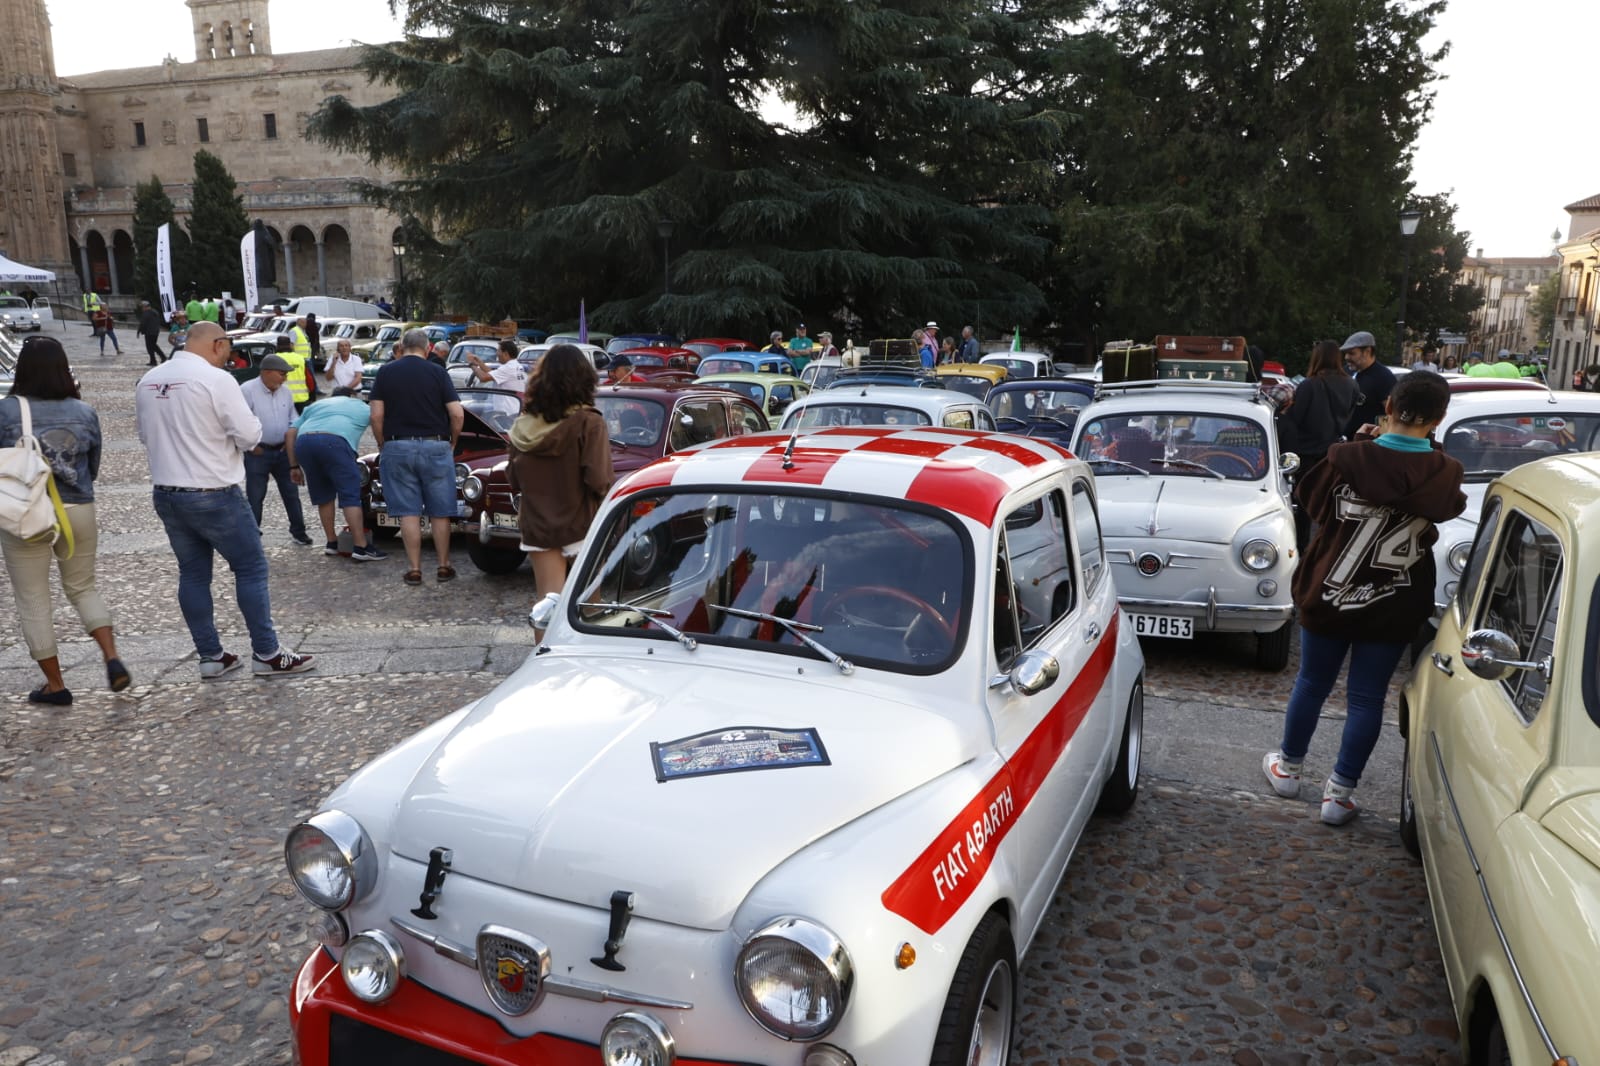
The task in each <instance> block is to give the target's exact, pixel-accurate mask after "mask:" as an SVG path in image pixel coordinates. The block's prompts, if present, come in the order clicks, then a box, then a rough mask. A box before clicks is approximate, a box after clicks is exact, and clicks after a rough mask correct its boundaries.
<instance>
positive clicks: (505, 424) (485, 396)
mask: <svg viewBox="0 0 1600 1066" xmlns="http://www.w3.org/2000/svg"><path fill="white" fill-rule="evenodd" d="M460 395H461V406H462V407H464V408H466V409H467V410H468V411H471V412H472V413H473V414H475V415H477V416H478V417H479V418H481V419H483V420H484V421H485V422H487V423H489V425H491V426H493V427H494V428H495V429H496V430H497V431H499V432H500V433H509V432H511V423H513V422H515V421H516V420H517V415H519V414H521V413H522V397H520V396H518V395H517V394H516V393H513V392H494V391H489V390H484V389H468V390H464V391H462V393H461V394H460Z"/></svg>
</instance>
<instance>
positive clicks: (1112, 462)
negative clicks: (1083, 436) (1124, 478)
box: [1089, 459, 1150, 477]
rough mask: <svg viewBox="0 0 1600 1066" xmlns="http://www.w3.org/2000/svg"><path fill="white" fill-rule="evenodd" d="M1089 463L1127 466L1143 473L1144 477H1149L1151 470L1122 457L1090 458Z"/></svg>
mask: <svg viewBox="0 0 1600 1066" xmlns="http://www.w3.org/2000/svg"><path fill="white" fill-rule="evenodd" d="M1089 465H1090V466H1102V465H1104V466H1125V467H1127V468H1128V469H1129V470H1132V471H1133V472H1134V473H1135V474H1140V475H1142V476H1144V477H1149V476H1150V471H1148V470H1146V469H1145V468H1144V467H1142V466H1136V465H1134V464H1133V463H1125V462H1123V461H1122V460H1121V459H1090V460H1089Z"/></svg>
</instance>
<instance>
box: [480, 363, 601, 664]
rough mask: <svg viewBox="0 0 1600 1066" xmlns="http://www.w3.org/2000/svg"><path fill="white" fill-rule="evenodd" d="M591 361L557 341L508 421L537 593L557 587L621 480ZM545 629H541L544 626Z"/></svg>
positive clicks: (512, 472) (511, 472)
mask: <svg viewBox="0 0 1600 1066" xmlns="http://www.w3.org/2000/svg"><path fill="white" fill-rule="evenodd" d="M594 390H595V375H594V364H592V363H591V362H589V359H588V357H587V356H585V355H584V354H583V353H582V352H581V351H579V350H578V348H577V347H575V346H574V345H571V344H558V345H556V346H555V347H553V348H551V349H550V350H549V351H548V352H546V353H545V354H544V358H543V359H541V360H539V363H538V365H537V367H536V368H535V371H534V373H533V374H531V375H530V376H529V377H528V385H527V394H526V395H527V399H526V401H525V402H524V403H523V406H522V415H521V416H520V417H518V419H517V420H516V421H515V422H513V423H512V425H511V434H510V436H511V462H510V464H509V466H508V468H507V475H508V476H509V478H510V481H511V491H512V492H514V493H515V492H520V493H521V494H522V504H521V506H520V508H519V509H518V512H517V523H518V526H519V528H520V529H521V532H522V550H523V551H525V552H527V553H528V560H529V561H530V562H531V563H532V564H533V579H534V584H535V587H536V589H537V595H538V598H539V599H543V598H544V596H545V595H546V594H547V593H551V592H560V591H561V586H562V585H563V584H565V582H566V580H567V564H568V560H569V559H570V558H571V557H572V556H574V555H576V554H577V553H578V548H579V547H580V546H581V545H582V544H583V538H584V537H585V536H586V535H587V534H588V532H589V523H590V522H592V521H593V520H594V516H595V512H597V511H598V510H599V509H600V502H601V501H602V500H604V499H605V496H606V493H607V492H609V491H610V490H611V483H612V482H613V481H615V480H616V476H615V474H613V473H612V470H611V439H610V434H609V433H608V432H607V430H606V420H605V418H604V417H603V416H602V415H601V414H600V412H599V411H597V410H596V409H595V406H594ZM540 636H543V634H542V633H541V634H540Z"/></svg>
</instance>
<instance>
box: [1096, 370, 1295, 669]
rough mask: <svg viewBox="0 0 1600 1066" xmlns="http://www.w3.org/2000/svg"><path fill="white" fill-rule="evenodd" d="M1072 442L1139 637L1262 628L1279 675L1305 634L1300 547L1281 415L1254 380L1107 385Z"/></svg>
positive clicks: (1263, 657)
mask: <svg viewBox="0 0 1600 1066" xmlns="http://www.w3.org/2000/svg"><path fill="white" fill-rule="evenodd" d="M1072 451H1073V453H1074V454H1075V455H1079V456H1082V457H1083V458H1084V459H1085V460H1087V461H1088V463H1089V465H1090V466H1091V467H1092V468H1093V469H1094V473H1095V478H1096V481H1097V482H1098V484H1099V487H1100V521H1101V525H1102V526H1103V527H1104V529H1105V536H1106V554H1107V557H1108V558H1109V559H1110V560H1111V563H1112V566H1113V568H1114V569H1115V572H1116V581H1117V594H1118V596H1119V597H1120V598H1121V600H1122V606H1123V609H1124V610H1126V611H1127V612H1128V615H1129V618H1130V619H1131V620H1132V622H1133V626H1134V632H1135V633H1136V634H1138V635H1139V636H1141V637H1176V638H1179V639H1184V640H1187V639H1189V638H1192V637H1193V636H1194V635H1195V633H1196V632H1218V633H1254V634H1256V665H1257V666H1259V667H1260V668H1261V669H1263V670H1282V669H1283V667H1284V666H1285V665H1286V664H1287V663H1288V661H1289V646H1290V641H1291V638H1292V637H1293V635H1294V621H1293V618H1294V600H1293V598H1292V596H1291V593H1290V588H1289V583H1290V578H1291V577H1293V575H1294V568H1295V564H1296V562H1297V557H1298V552H1297V551H1296V549H1295V539H1294V517H1293V512H1292V511H1291V510H1290V500H1289V484H1288V481H1287V479H1286V475H1288V474H1291V473H1293V472H1294V471H1295V470H1296V469H1297V468H1298V467H1299V464H1300V460H1299V458H1298V457H1297V456H1295V455H1293V453H1289V454H1285V455H1280V454H1278V446H1277V437H1276V434H1275V432H1274V430H1273V427H1272V413H1271V410H1270V409H1269V408H1268V407H1267V405H1266V403H1265V402H1264V401H1262V400H1261V399H1260V398H1259V393H1258V390H1257V388H1256V386H1255V385H1251V384H1233V383H1227V382H1210V381H1179V380H1172V381H1161V382H1128V383H1125V384H1121V385H1101V386H1100V387H1099V389H1098V391H1097V392H1096V394H1095V399H1094V400H1093V401H1092V402H1091V403H1090V404H1089V406H1087V407H1085V408H1084V409H1083V410H1082V411H1081V412H1080V413H1079V415H1078V423H1077V426H1076V427H1075V429H1074V432H1073V438H1072Z"/></svg>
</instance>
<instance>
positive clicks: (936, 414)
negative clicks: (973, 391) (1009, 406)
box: [778, 383, 995, 432]
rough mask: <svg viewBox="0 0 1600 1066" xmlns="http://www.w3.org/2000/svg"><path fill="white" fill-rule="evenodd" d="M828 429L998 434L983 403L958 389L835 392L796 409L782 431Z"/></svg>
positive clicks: (840, 389)
mask: <svg viewBox="0 0 1600 1066" xmlns="http://www.w3.org/2000/svg"><path fill="white" fill-rule="evenodd" d="M796 426H798V427H799V428H800V429H802V430H810V429H817V428H821V427H824V426H899V427H910V426H944V427H946V428H950V429H981V430H993V429H994V428H995V420H994V415H993V413H991V412H990V410H989V408H988V407H986V406H984V403H983V401H982V400H979V399H975V398H974V397H972V396H969V395H968V394H966V393H964V392H959V391H957V390H955V389H942V388H937V389H914V388H907V387H904V386H899V385H877V384H870V383H869V384H862V385H860V386H859V387H857V386H855V385H852V386H850V387H848V388H844V387H841V386H835V387H834V388H831V389H824V390H822V391H821V392H813V393H811V394H810V395H809V396H804V397H802V398H800V399H799V400H796V401H795V402H794V403H792V404H790V405H789V407H788V409H787V410H786V411H785V412H784V414H783V423H782V425H780V426H779V427H778V428H779V429H781V430H784V431H785V432H787V431H789V430H793V429H794V428H795V427H796Z"/></svg>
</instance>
